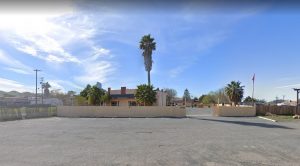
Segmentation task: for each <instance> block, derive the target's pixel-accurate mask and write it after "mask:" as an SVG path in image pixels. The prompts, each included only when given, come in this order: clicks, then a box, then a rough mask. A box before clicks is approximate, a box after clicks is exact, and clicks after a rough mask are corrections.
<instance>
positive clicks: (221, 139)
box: [0, 110, 300, 166]
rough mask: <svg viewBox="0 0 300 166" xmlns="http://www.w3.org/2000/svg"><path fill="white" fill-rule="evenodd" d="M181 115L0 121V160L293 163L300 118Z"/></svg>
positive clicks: (29, 165)
mask: <svg viewBox="0 0 300 166" xmlns="http://www.w3.org/2000/svg"><path fill="white" fill-rule="evenodd" d="M197 111H198V112H197ZM189 115H192V116H189V117H188V118H73V119H72V118H58V117H54V118H43V119H30V120H19V121H9V122H0V165H1V166H8V165H9V166H19V165H20V166H21V165H22V166H39V165H43V166H50V165H51V166H52V165H71V166H77V165H78V166H82V165H299V159H300V157H299V156H300V146H299V140H300V130H299V129H300V123H294V122H285V123H274V122H269V121H265V120H262V119H259V118H256V117H251V118H229V117H227V118H222V117H212V116H210V115H209V111H206V112H205V111H204V112H203V114H201V111H200V113H199V110H190V111H189Z"/></svg>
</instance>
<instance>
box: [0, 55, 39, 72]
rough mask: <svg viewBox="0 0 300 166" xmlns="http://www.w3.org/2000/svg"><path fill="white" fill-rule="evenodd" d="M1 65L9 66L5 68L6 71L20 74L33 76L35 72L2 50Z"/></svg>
mask: <svg viewBox="0 0 300 166" xmlns="http://www.w3.org/2000/svg"><path fill="white" fill-rule="evenodd" d="M0 63H1V64H3V65H6V66H7V67H4V69H6V70H10V71H13V72H16V73H20V74H31V73H32V71H33V69H32V68H31V67H29V66H26V65H25V64H23V63H22V62H20V61H18V60H16V59H14V58H12V57H10V56H8V55H7V54H5V53H4V51H2V50H0Z"/></svg>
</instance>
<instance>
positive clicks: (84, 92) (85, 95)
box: [80, 84, 92, 99]
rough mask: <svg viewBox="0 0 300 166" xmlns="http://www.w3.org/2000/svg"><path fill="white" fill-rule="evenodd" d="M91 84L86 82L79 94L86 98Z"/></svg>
mask: <svg viewBox="0 0 300 166" xmlns="http://www.w3.org/2000/svg"><path fill="white" fill-rule="evenodd" d="M91 88H92V87H91V85H90V84H87V85H86V87H85V88H84V89H83V90H82V91H81V92H80V96H82V97H85V98H86V99H87V98H88V93H89V91H90V89H91Z"/></svg>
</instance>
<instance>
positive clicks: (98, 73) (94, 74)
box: [74, 61, 116, 84]
mask: <svg viewBox="0 0 300 166" xmlns="http://www.w3.org/2000/svg"><path fill="white" fill-rule="evenodd" d="M83 70H84V72H83V74H81V75H80V76H75V77H74V79H75V80H76V81H78V82H80V83H82V84H88V83H89V84H91V83H92V84H93V83H96V82H97V81H100V82H102V83H105V82H107V81H108V80H109V78H111V75H112V74H113V73H114V72H115V70H116V67H114V66H113V63H111V62H109V61H98V62H93V63H89V64H87V65H86V66H84V68H83Z"/></svg>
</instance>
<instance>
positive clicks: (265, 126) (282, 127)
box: [190, 117, 294, 129]
mask: <svg viewBox="0 0 300 166" xmlns="http://www.w3.org/2000/svg"><path fill="white" fill-rule="evenodd" d="M190 119H198V120H206V121H213V122H222V123H231V124H237V125H243V126H256V127H263V128H280V129H294V128H290V127H286V126H281V125H276V124H268V123H257V122H245V121H232V120H221V119H205V118H197V117H190Z"/></svg>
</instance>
